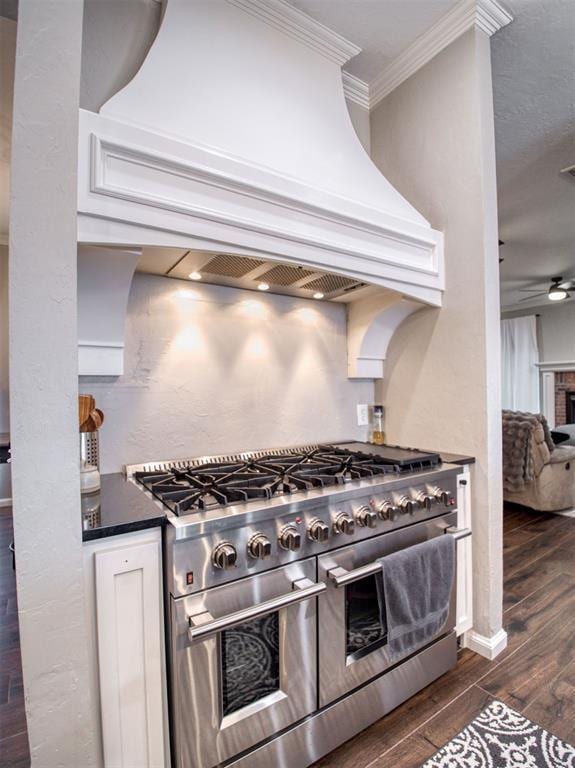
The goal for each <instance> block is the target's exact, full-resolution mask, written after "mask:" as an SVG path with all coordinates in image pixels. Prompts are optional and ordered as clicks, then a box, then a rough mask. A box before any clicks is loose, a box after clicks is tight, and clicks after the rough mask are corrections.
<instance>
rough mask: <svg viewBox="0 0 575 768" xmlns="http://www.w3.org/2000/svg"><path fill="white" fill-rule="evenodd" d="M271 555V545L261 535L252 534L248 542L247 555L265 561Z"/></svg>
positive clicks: (266, 538) (265, 537)
mask: <svg viewBox="0 0 575 768" xmlns="http://www.w3.org/2000/svg"><path fill="white" fill-rule="evenodd" d="M271 553H272V543H271V541H270V540H269V539H268V537H267V536H264V534H263V533H256V534H254V535H253V536H252V537H251V539H250V540H249V541H248V555H249V556H250V557H253V558H255V559H256V560H265V559H266V557H269V556H270V555H271Z"/></svg>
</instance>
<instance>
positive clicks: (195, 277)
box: [188, 272, 202, 280]
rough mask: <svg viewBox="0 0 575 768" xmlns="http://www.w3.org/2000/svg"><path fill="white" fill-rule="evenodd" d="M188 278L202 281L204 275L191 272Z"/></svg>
mask: <svg viewBox="0 0 575 768" xmlns="http://www.w3.org/2000/svg"><path fill="white" fill-rule="evenodd" d="M188 277H189V278H190V280H201V279H202V275H201V273H200V272H190V274H189V275H188Z"/></svg>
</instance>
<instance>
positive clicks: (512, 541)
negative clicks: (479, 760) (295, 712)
mask: <svg viewBox="0 0 575 768" xmlns="http://www.w3.org/2000/svg"><path fill="white" fill-rule="evenodd" d="M503 521H504V522H503V525H504V606H503V609H504V611H505V613H504V617H503V622H504V626H505V629H506V630H507V633H508V646H507V648H506V649H505V651H504V652H503V653H502V654H501V655H500V656H498V657H497V659H495V661H492V662H489V661H487V660H486V659H483V658H482V657H481V656H478V655H476V654H474V653H472V652H471V651H468V650H463V651H461V652H460V655H459V661H458V664H457V666H456V667H455V669H453V670H452V671H451V672H449V673H448V674H447V675H444V676H443V677H442V678H440V679H439V680H436V681H435V683H433V684H432V685H430V686H428V687H427V688H425V689H424V690H423V691H420V693H418V694H417V695H416V696H414V697H413V698H412V699H410V700H409V701H407V702H405V704H403V705H402V706H401V707H398V708H397V709H395V710H394V711H393V712H391V713H390V714H389V715H387V717H384V718H382V719H381V720H379V721H378V722H377V723H374V725H372V726H371V727H369V728H367V729H366V730H365V731H363V732H362V733H360V734H358V735H357V736H356V737H355V738H353V739H351V740H350V741H348V742H346V743H345V744H343V745H342V746H341V747H340V748H339V749H337V750H335V752H332V753H331V754H330V755H327V756H326V757H324V758H323V759H322V760H320V761H319V762H317V763H316V764H315V766H314V768H418V766H420V765H421V764H422V762H424V761H425V760H427V759H428V758H429V757H431V756H432V755H433V754H434V753H435V752H436V751H437V750H438V749H439V748H440V747H442V746H443V745H444V744H445V743H446V742H448V741H449V740H450V739H451V738H453V737H454V736H455V735H456V734H457V733H458V732H459V731H461V730H462V729H463V728H465V726H466V725H467V724H468V723H469V722H470V721H471V720H472V719H473V718H474V717H475V716H476V715H478V714H479V712H480V711H481V710H482V709H483V708H484V707H485V706H486V705H487V704H488V703H489V702H490V701H491V700H493V699H499V700H500V701H503V702H505V703H506V704H508V705H509V706H510V707H513V709H515V710H517V711H519V712H522V713H523V714H524V715H525V716H526V717H528V718H530V719H531V720H533V721H534V722H535V723H538V724H539V725H541V726H542V727H543V728H546V729H547V730H549V731H551V732H552V733H554V734H555V735H556V736H558V737H559V738H561V739H563V740H565V741H567V742H570V743H571V744H575V518H569V517H561V516H557V515H549V514H545V513H543V514H539V513H536V512H529V511H527V510H525V509H521V508H518V507H515V508H510V509H506V510H505V513H504V518H503Z"/></svg>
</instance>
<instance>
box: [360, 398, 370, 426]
mask: <svg viewBox="0 0 575 768" xmlns="http://www.w3.org/2000/svg"><path fill="white" fill-rule="evenodd" d="M368 424H369V411H368V406H367V403H364V404H362V405H358V406H357V426H358V427H367V425H368Z"/></svg>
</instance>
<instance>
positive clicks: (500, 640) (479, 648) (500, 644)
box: [465, 629, 507, 661]
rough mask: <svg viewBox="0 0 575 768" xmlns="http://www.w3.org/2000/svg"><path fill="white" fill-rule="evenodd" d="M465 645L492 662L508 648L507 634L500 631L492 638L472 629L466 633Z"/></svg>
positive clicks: (502, 630)
mask: <svg viewBox="0 0 575 768" xmlns="http://www.w3.org/2000/svg"><path fill="white" fill-rule="evenodd" d="M465 645H466V647H467V648H469V649H470V650H472V651H475V653H478V654H479V655H480V656H484V657H485V658H486V659H489V660H490V661H491V660H493V659H494V658H496V657H497V656H499V654H500V653H501V652H502V651H503V650H505V648H506V647H507V632H506V631H505V630H504V629H500V630H499V632H496V633H495V634H494V635H493V636H492V637H485V635H480V634H479V633H478V632H474V631H473V630H472V629H470V630H469V632H466V633H465Z"/></svg>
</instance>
